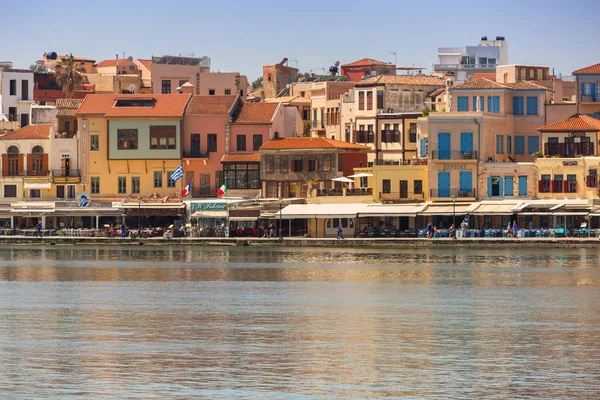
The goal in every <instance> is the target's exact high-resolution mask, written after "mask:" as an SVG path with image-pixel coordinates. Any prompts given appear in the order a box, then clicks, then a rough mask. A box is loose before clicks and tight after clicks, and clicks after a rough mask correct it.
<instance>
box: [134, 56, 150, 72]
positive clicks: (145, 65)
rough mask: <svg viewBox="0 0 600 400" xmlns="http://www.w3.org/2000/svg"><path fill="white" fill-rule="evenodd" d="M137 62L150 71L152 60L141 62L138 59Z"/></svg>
mask: <svg viewBox="0 0 600 400" xmlns="http://www.w3.org/2000/svg"><path fill="white" fill-rule="evenodd" d="M137 61H139V62H140V64H142V65H143V66H144V67H146V68H147V69H148V70H149V71H152V60H142V59H141V58H138V59H137Z"/></svg>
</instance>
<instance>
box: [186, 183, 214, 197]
mask: <svg viewBox="0 0 600 400" xmlns="http://www.w3.org/2000/svg"><path fill="white" fill-rule="evenodd" d="M191 192H192V196H193V197H202V196H214V195H216V194H217V191H216V190H215V191H212V190H211V188H210V186H206V187H200V188H192V191H191Z"/></svg>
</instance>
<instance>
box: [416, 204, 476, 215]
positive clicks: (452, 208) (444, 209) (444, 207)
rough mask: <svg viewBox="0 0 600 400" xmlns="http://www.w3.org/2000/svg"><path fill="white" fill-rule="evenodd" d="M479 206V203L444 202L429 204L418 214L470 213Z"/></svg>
mask: <svg viewBox="0 0 600 400" xmlns="http://www.w3.org/2000/svg"><path fill="white" fill-rule="evenodd" d="M478 206H479V203H468V204H465V203H455V204H452V203H444V204H430V205H429V207H427V209H426V210H425V211H423V212H421V213H420V214H422V215H454V214H456V215H464V214H470V213H471V212H473V210H475V209H476V208H477V207H478Z"/></svg>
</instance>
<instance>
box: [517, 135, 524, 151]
mask: <svg viewBox="0 0 600 400" xmlns="http://www.w3.org/2000/svg"><path fill="white" fill-rule="evenodd" d="M515 154H516V155H523V154H525V136H515Z"/></svg>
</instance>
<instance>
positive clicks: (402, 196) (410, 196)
mask: <svg viewBox="0 0 600 400" xmlns="http://www.w3.org/2000/svg"><path fill="white" fill-rule="evenodd" d="M379 198H380V199H382V200H423V199H424V198H425V194H424V193H423V192H417V193H415V192H414V191H406V192H389V193H383V192H379Z"/></svg>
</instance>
